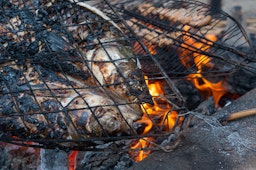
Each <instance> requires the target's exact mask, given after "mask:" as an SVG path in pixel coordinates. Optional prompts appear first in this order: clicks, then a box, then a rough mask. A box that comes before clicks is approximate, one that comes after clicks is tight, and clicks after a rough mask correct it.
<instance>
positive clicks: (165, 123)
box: [130, 76, 178, 162]
mask: <svg viewBox="0 0 256 170" xmlns="http://www.w3.org/2000/svg"><path fill="white" fill-rule="evenodd" d="M145 80H146V84H147V86H148V88H149V92H150V94H151V96H152V99H153V101H154V105H150V104H148V103H144V104H142V105H141V108H142V110H143V112H144V115H143V117H142V119H141V120H139V121H137V123H139V124H143V125H145V128H144V129H143V132H142V134H148V133H149V132H150V131H151V130H152V129H153V127H154V126H157V127H160V128H162V130H166V131H167V130H171V129H172V128H173V126H174V124H175V122H176V120H177V117H178V113H177V112H175V111H172V112H170V110H171V106H170V104H169V103H168V102H167V101H165V100H164V99H163V98H162V97H161V96H164V90H163V87H164V84H163V82H161V81H160V80H159V81H150V80H148V78H147V77H146V76H145ZM153 141H154V138H152V137H145V138H141V139H139V140H138V141H136V142H135V143H134V144H133V145H132V146H131V149H133V150H135V149H141V150H139V151H138V152H134V151H132V152H130V154H131V157H133V159H134V160H135V161H136V162H139V161H142V160H143V159H144V158H146V157H147V156H148V155H149V154H150V153H151V151H150V150H145V148H150V147H152V142H153Z"/></svg>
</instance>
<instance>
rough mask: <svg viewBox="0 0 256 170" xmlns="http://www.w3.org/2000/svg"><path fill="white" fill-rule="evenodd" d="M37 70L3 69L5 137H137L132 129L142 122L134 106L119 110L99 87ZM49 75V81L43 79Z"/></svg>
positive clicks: (0, 116)
mask: <svg viewBox="0 0 256 170" xmlns="http://www.w3.org/2000/svg"><path fill="white" fill-rule="evenodd" d="M35 67H37V69H36V70H37V71H35V69H33V68H32V66H28V69H27V70H26V71H23V72H22V73H21V71H20V70H17V69H15V68H12V67H8V66H5V67H3V70H2V71H1V78H2V79H4V80H3V81H1V87H2V90H1V97H0V130H1V132H6V133H8V134H10V135H14V136H18V137H21V138H27V139H29V138H33V139H34V138H46V139H47V138H51V139H87V138H89V137H96V136H99V137H100V136H108V135H118V134H119V135H120V134H133V133H134V131H133V129H132V124H133V122H134V120H138V119H139V118H140V117H139V116H138V115H137V114H136V113H133V112H134V109H133V108H132V107H131V106H129V105H117V104H115V103H114V102H113V100H111V99H110V98H109V97H108V96H107V94H104V93H103V92H102V91H100V90H99V89H97V88H95V87H80V86H79V84H76V83H75V82H72V81H67V80H65V79H63V78H61V77H59V76H57V75H56V74H54V73H53V72H49V71H46V70H44V69H43V68H42V67H41V66H35ZM38 70H40V72H39V71H38ZM43 74H46V75H48V77H44V78H43V79H42V78H41V76H42V75H43ZM22 75H23V76H24V77H23V76H22ZM32 75H33V76H32ZM24 80H26V81H28V82H29V84H27V83H25V81H24Z"/></svg>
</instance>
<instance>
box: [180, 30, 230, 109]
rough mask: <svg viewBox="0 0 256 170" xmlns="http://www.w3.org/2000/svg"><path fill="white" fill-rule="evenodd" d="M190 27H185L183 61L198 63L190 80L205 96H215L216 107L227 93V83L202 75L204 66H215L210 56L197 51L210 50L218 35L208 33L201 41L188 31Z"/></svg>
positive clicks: (189, 65) (192, 63)
mask: <svg viewBox="0 0 256 170" xmlns="http://www.w3.org/2000/svg"><path fill="white" fill-rule="evenodd" d="M189 29H190V27H189V26H185V27H184V28H183V30H184V36H183V41H184V43H183V44H182V45H181V46H182V47H183V48H182V52H181V55H180V60H181V63H182V64H183V65H184V66H186V67H191V66H192V65H194V64H195V65H196V67H197V73H196V74H190V75H189V76H188V80H191V81H192V83H193V84H194V85H195V87H196V88H197V89H198V90H199V91H200V92H201V93H202V95H203V96H204V97H205V98H207V97H209V96H213V98H214V103H215V107H217V106H218V103H219V100H220V99H221V97H222V96H223V95H224V94H226V93H227V85H226V84H225V82H224V81H223V80H219V81H218V82H211V81H209V80H208V79H206V78H205V77H204V76H203V75H202V72H203V71H202V70H203V68H208V69H211V68H213V67H214V64H213V63H212V62H211V59H210V58H209V57H208V56H206V55H203V54H200V53H198V52H196V51H199V50H200V51H205V52H207V51H209V49H210V47H211V45H212V44H213V43H214V42H215V41H216V40H217V37H216V35H213V34H206V35H205V38H204V39H201V40H200V42H199V41H198V40H196V39H195V38H193V36H191V35H190V33H189V32H188V30H189ZM191 51H193V52H191ZM191 57H193V58H191Z"/></svg>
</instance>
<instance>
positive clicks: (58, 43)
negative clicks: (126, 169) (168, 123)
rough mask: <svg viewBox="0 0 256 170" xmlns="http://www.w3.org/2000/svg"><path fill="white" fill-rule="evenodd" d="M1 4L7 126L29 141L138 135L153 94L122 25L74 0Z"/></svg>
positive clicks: (0, 99)
mask: <svg viewBox="0 0 256 170" xmlns="http://www.w3.org/2000/svg"><path fill="white" fill-rule="evenodd" d="M0 8H1V10H2V13H3V15H4V16H5V17H3V18H2V19H0V27H1V28H3V29H1V31H0V37H1V38H0V43H1V46H0V48H1V52H0V80H1V81H0V87H1V91H0V131H1V132H3V133H5V134H7V135H11V136H18V137H20V138H26V139H88V138H90V137H101V136H109V135H110V136H112V135H115V136H119V135H121V134H132V133H134V130H133V128H132V124H133V122H135V121H136V120H138V119H140V118H141V116H142V111H141V109H140V103H141V102H145V101H150V99H151V97H150V95H149V93H148V89H147V86H146V84H145V82H144V79H143V75H142V74H141V71H140V69H139V67H138V65H139V64H138V61H137V59H136V58H135V57H134V54H133V53H132V50H131V48H129V43H127V40H126V38H127V37H124V35H123V33H122V31H121V30H120V28H119V27H118V26H117V25H115V24H114V23H113V22H111V21H106V20H108V19H109V18H108V17H106V16H104V14H103V13H101V12H99V10H97V9H95V8H93V7H90V6H88V5H85V4H83V3H74V2H73V1H72V3H70V2H68V1H57V0H56V1H44V0H35V1H28V0H25V1H24V0H12V1H8V4H5V3H0ZM17 9H19V10H17ZM10 11H13V12H10ZM147 97H148V100H147ZM145 99H146V100H145Z"/></svg>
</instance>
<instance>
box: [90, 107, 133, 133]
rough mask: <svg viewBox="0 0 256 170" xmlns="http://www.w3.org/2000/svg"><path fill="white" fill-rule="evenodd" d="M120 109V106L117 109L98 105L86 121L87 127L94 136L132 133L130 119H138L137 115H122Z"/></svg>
mask: <svg viewBox="0 0 256 170" xmlns="http://www.w3.org/2000/svg"><path fill="white" fill-rule="evenodd" d="M120 110H121V111H122V108H121V109H117V108H116V107H113V106H106V107H102V106H101V107H98V108H97V109H96V112H95V114H94V115H92V116H91V119H90V121H89V122H88V123H87V129H90V132H91V133H92V134H93V135H95V136H108V135H109V136H121V135H123V134H131V133H133V128H132V127H131V125H132V124H133V120H132V119H134V118H135V117H136V119H138V116H135V115H133V114H131V115H126V113H124V114H123V116H122V114H121V113H120Z"/></svg>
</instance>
